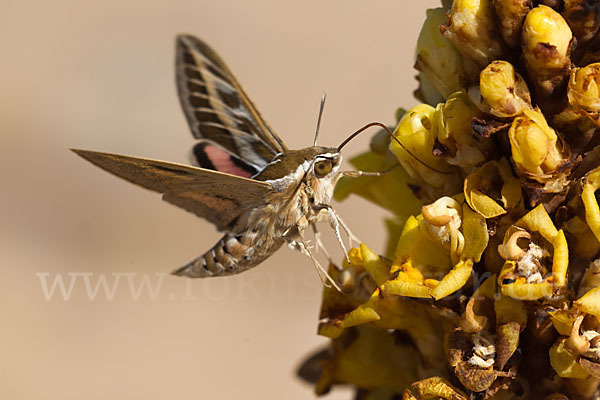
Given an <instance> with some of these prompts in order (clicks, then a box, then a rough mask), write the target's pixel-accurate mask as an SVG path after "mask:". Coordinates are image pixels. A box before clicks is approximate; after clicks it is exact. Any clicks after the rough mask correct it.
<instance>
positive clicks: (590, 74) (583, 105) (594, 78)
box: [567, 63, 600, 126]
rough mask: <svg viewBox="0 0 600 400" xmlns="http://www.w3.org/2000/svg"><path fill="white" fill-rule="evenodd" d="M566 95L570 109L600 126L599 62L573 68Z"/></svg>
mask: <svg viewBox="0 0 600 400" xmlns="http://www.w3.org/2000/svg"><path fill="white" fill-rule="evenodd" d="M567 95H568V97H569V104H570V105H571V107H572V109H573V110H574V111H575V112H576V113H579V114H581V115H585V116H587V117H589V118H590V119H591V120H592V121H593V122H594V124H596V125H597V126H600V63H594V64H590V65H587V66H585V67H583V68H574V69H573V70H572V71H571V77H570V79H569V86H568V91H567Z"/></svg>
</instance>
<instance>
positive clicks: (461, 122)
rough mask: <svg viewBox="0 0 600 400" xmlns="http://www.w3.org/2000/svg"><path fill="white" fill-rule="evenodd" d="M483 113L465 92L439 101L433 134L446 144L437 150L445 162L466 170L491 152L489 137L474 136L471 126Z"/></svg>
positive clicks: (477, 163)
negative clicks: (442, 101) (474, 119)
mask: <svg viewBox="0 0 600 400" xmlns="http://www.w3.org/2000/svg"><path fill="white" fill-rule="evenodd" d="M481 114H482V113H481V112H480V111H479V110H478V109H477V107H475V105H474V104H473V103H471V101H470V100H469V97H468V96H467V95H466V94H465V92H462V91H460V92H456V93H453V94H452V95H450V97H448V100H447V101H446V102H445V103H439V104H438V105H437V107H436V109H435V113H434V115H433V133H434V136H435V138H436V139H437V140H438V141H439V142H440V143H441V144H442V145H443V146H444V147H445V149H443V150H442V149H438V150H439V151H440V152H441V155H442V156H443V157H444V158H445V159H446V162H447V163H448V164H451V165H456V166H458V167H461V168H463V169H466V170H470V169H472V168H473V167H474V166H476V165H479V164H481V163H482V162H484V161H485V159H486V158H487V157H488V155H489V154H490V153H492V146H493V143H492V141H491V140H490V138H483V137H480V136H479V135H475V133H474V132H473V129H472V127H471V124H472V120H473V118H474V117H479V116H481Z"/></svg>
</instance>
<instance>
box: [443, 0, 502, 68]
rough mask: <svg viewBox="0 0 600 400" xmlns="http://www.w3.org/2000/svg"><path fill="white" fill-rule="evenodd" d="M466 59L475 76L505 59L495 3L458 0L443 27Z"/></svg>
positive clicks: (485, 0)
mask: <svg viewBox="0 0 600 400" xmlns="http://www.w3.org/2000/svg"><path fill="white" fill-rule="evenodd" d="M441 30H442V33H443V34H444V36H445V37H447V38H448V39H449V40H450V41H451V42H452V43H454V45H455V46H456V48H457V49H458V51H459V52H460V53H461V54H462V55H463V57H464V58H465V61H466V62H469V63H471V64H472V65H471V66H469V65H466V66H465V67H466V68H470V71H471V72H475V73H476V74H477V73H479V71H480V70H481V69H483V68H484V67H485V66H486V65H488V64H489V63H490V62H491V61H492V60H494V59H497V58H502V45H501V44H500V40H499V34H498V31H497V29H496V18H495V15H494V8H493V6H492V1H491V0H454V2H453V3H452V9H451V10H450V16H449V24H448V25H447V26H446V25H443V26H442V27H441Z"/></svg>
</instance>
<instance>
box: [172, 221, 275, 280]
mask: <svg viewBox="0 0 600 400" xmlns="http://www.w3.org/2000/svg"><path fill="white" fill-rule="evenodd" d="M246 236H254V235H253V234H252V233H251V232H248V233H246V234H241V235H234V234H231V233H228V234H226V235H225V236H223V237H222V238H221V239H220V240H219V241H218V242H217V243H216V244H215V245H214V246H213V247H212V248H211V249H210V250H208V251H207V252H206V253H204V254H203V255H201V256H200V257H198V258H195V259H194V260H192V261H190V262H189V263H188V264H186V265H184V266H183V267H181V268H179V269H176V270H175V271H173V272H172V274H173V275H177V276H186V277H188V278H208V277H213V276H227V275H235V274H239V273H240V272H243V271H245V270H247V269H249V268H251V267H253V266H255V265H257V264H259V263H260V262H262V261H263V260H264V259H265V258H267V257H268V256H270V255H271V254H273V253H274V252H275V250H277V249H278V248H279V247H281V244H282V242H281V243H277V244H276V245H274V246H270V247H269V248H267V249H265V250H266V251H261V250H259V249H261V246H256V242H255V241H254V240H248V239H249V238H248V237H246ZM252 239H254V237H253V238H252ZM253 244H254V245H253Z"/></svg>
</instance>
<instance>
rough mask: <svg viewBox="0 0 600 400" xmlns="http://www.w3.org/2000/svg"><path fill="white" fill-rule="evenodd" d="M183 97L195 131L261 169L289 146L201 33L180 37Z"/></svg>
mask: <svg viewBox="0 0 600 400" xmlns="http://www.w3.org/2000/svg"><path fill="white" fill-rule="evenodd" d="M176 48H177V50H176V53H177V54H176V75H177V89H178V92H179V99H180V101H181V105H182V108H183V111H184V113H185V116H186V118H187V120H188V123H189V126H190V129H191V131H192V134H193V135H194V137H196V138H198V139H206V140H210V141H212V142H214V143H217V144H219V145H220V146H222V147H223V148H225V149H226V150H228V151H230V152H231V153H233V154H235V155H236V156H237V157H239V158H240V159H241V160H243V161H244V162H246V163H248V164H250V165H251V166H253V167H254V168H256V169H257V170H260V169H262V168H264V167H265V166H266V165H267V164H268V163H269V161H270V160H271V159H272V158H273V156H275V155H276V154H278V153H281V152H283V151H285V150H287V147H286V146H285V144H284V143H283V141H282V140H281V139H280V138H279V137H278V136H277V135H276V134H275V132H274V131H273V130H272V129H271V128H270V127H269V125H268V124H267V122H266V121H265V120H264V119H263V118H262V116H261V115H260V113H259V112H258V110H257V109H256V107H255V106H254V104H253V103H252V101H251V100H250V98H248V96H247V95H246V93H245V92H244V90H243V89H242V87H241V86H240V84H239V83H238V82H237V80H236V78H235V77H234V75H233V74H232V73H231V71H230V70H229V68H228V67H227V65H226V64H225V63H224V62H223V60H221V58H220V57H219V56H218V55H217V53H215V51H214V50H212V49H211V48H210V47H209V46H208V45H207V44H206V43H204V42H203V41H201V40H200V39H198V38H196V37H193V36H189V35H181V36H178V37H177V46H176Z"/></svg>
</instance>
